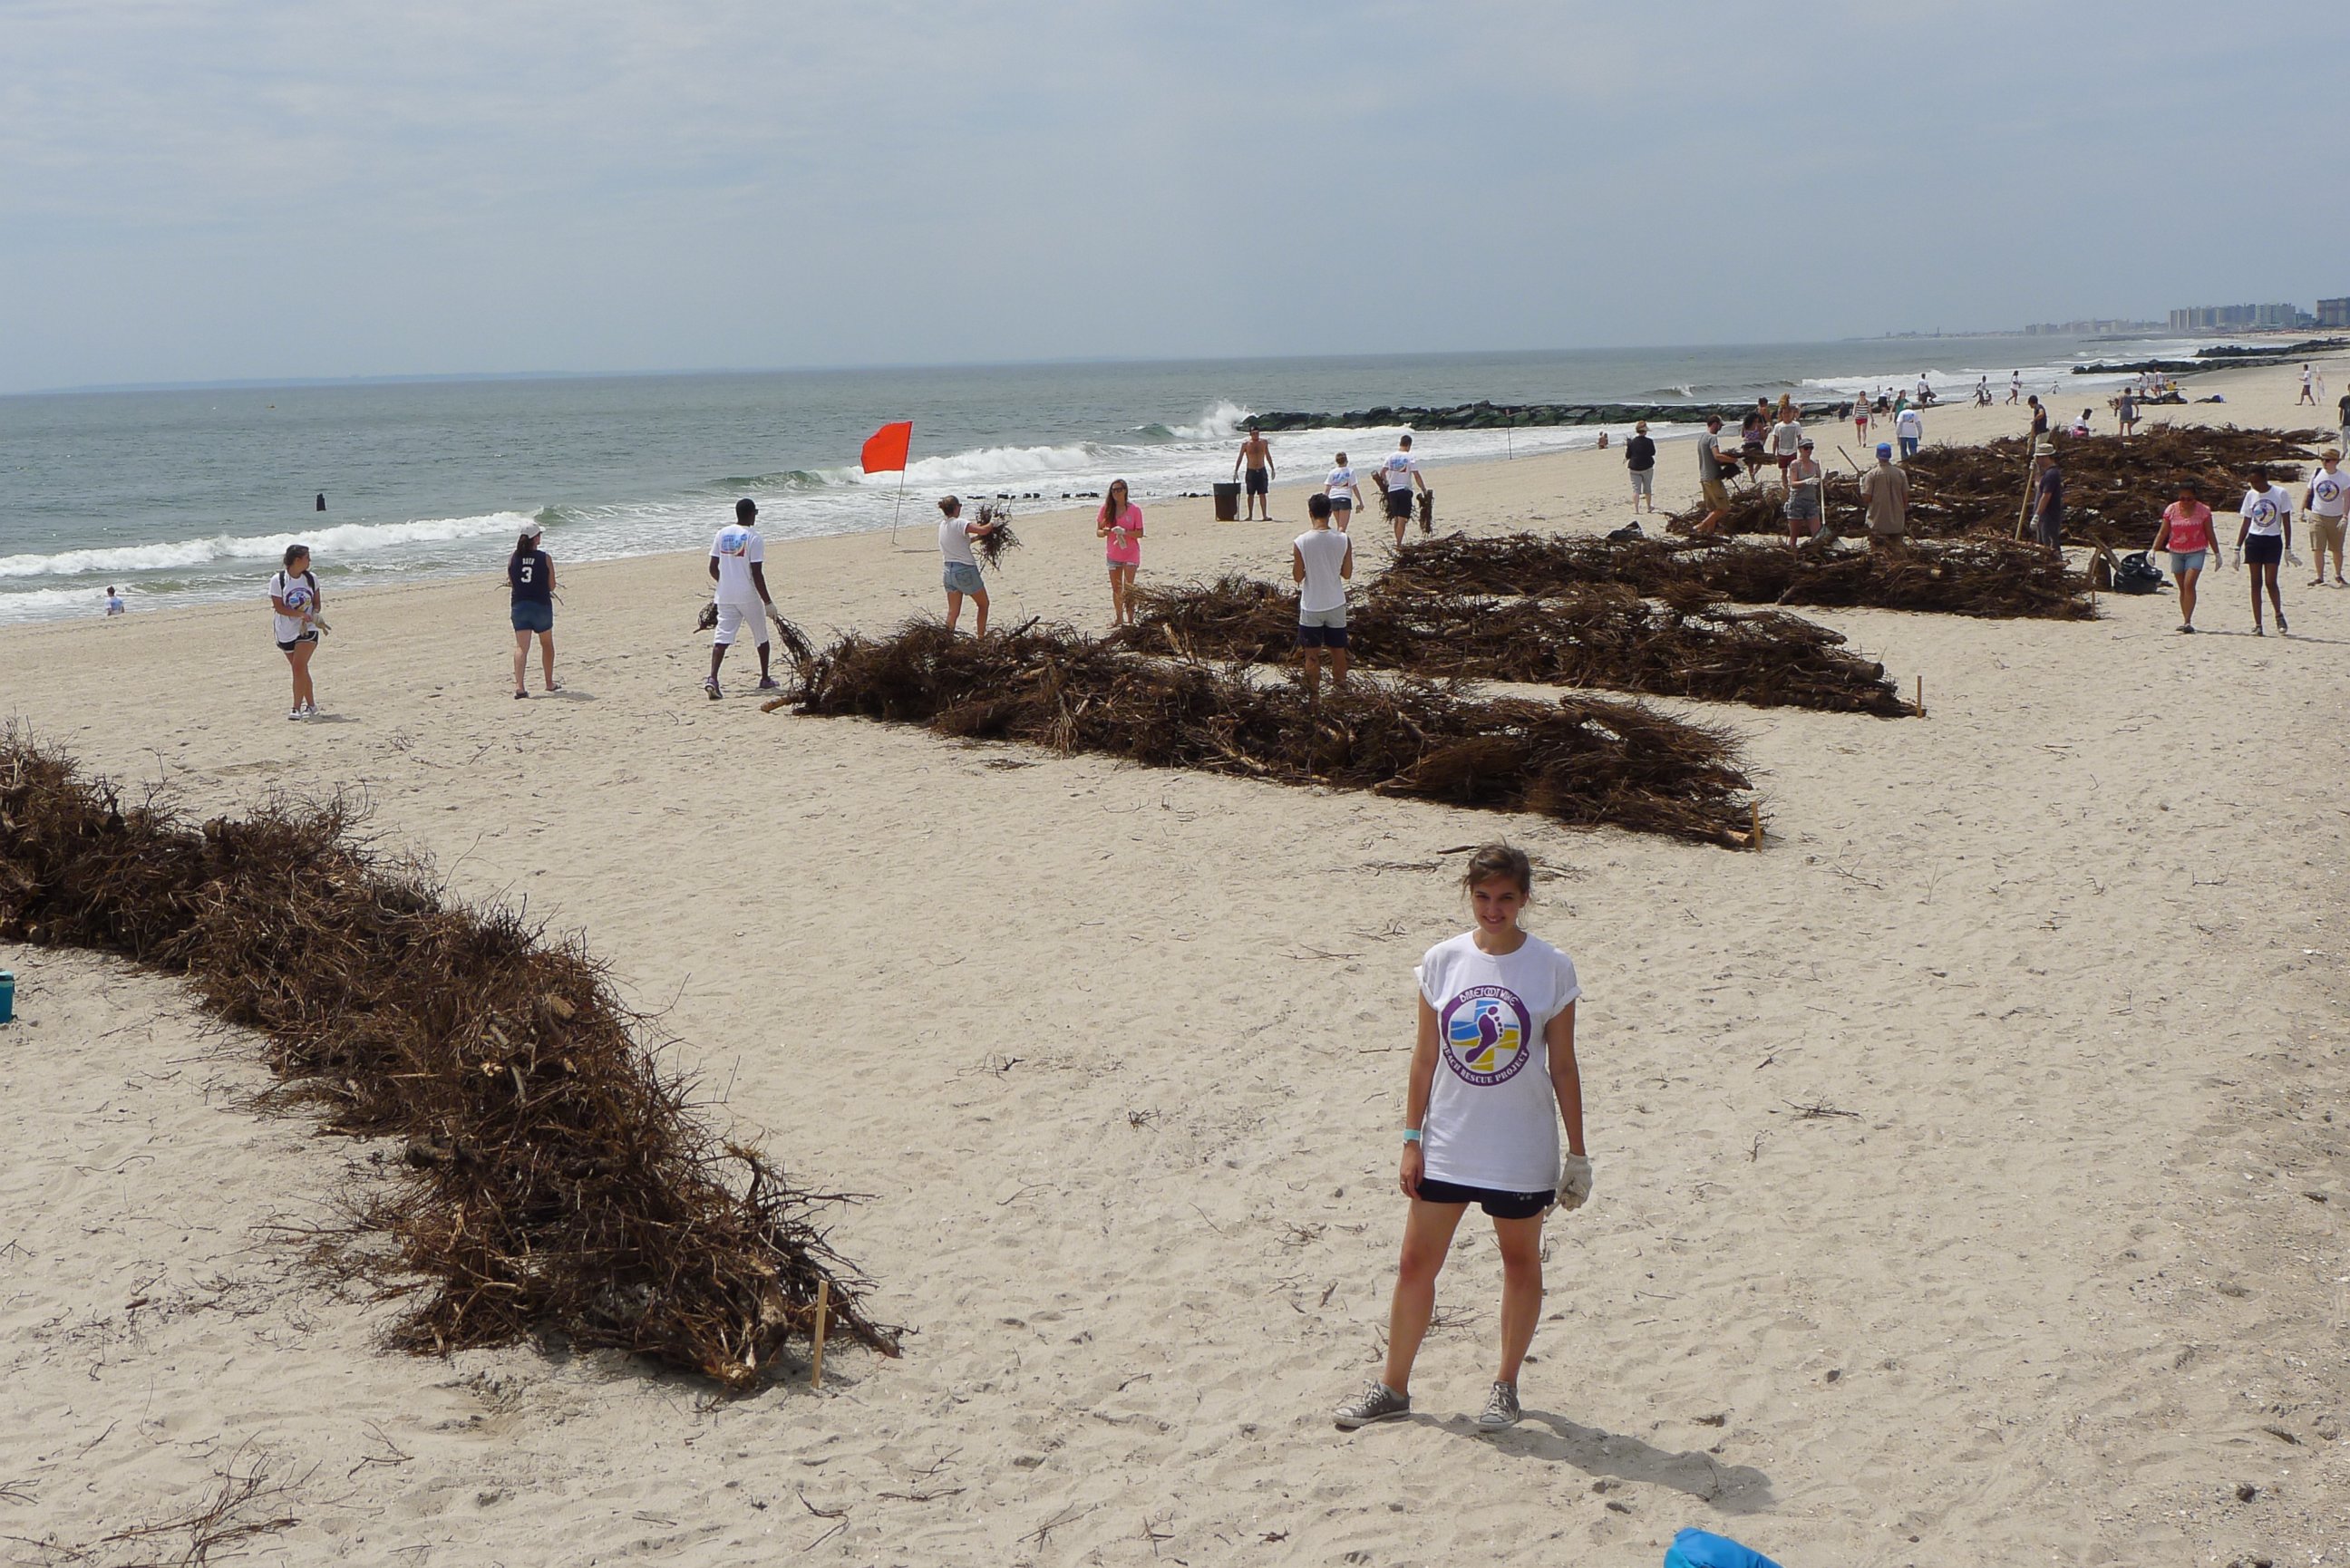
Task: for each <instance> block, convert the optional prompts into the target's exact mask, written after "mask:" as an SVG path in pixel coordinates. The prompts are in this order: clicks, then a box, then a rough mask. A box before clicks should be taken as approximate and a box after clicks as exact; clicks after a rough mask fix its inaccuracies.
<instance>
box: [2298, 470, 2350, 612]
mask: <svg viewBox="0 0 2350 1568" xmlns="http://www.w3.org/2000/svg"><path fill="white" fill-rule="evenodd" d="M2307 510H2308V513H2309V542H2310V544H2311V545H2313V546H2314V555H2315V556H2316V557H2317V559H2316V561H2315V563H2314V564H2315V566H2316V569H2317V576H2314V577H2312V578H2310V579H2309V586H2310V587H2313V588H2319V587H2324V586H2325V553H2326V552H2327V551H2328V550H2331V551H2333V552H2334V587H2337V588H2350V582H2345V581H2344V580H2343V577H2342V544H2343V535H2344V533H2345V530H2350V522H2345V519H2350V473H2345V472H2342V452H2341V451H2340V449H2339V448H2336V447H2330V446H2329V447H2327V448H2326V449H2325V450H2324V452H2322V453H2320V454H2319V462H2318V467H2317V472H2314V473H2313V474H2311V475H2310V476H2309V504H2308V507H2307Z"/></svg>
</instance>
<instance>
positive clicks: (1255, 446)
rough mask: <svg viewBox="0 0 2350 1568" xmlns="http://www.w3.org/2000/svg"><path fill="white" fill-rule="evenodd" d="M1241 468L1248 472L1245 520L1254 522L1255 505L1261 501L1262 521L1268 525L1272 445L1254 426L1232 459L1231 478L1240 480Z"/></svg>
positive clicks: (1271, 496) (1270, 496)
mask: <svg viewBox="0 0 2350 1568" xmlns="http://www.w3.org/2000/svg"><path fill="white" fill-rule="evenodd" d="M1243 467H1245V468H1246V469H1247V470H1248V476H1247V484H1248V517H1247V519H1246V520H1247V521H1248V522H1251V523H1253V522H1255V521H1256V508H1257V503H1258V502H1260V501H1262V502H1263V504H1264V520H1265V521H1266V522H1268V523H1270V522H1272V521H1273V443H1272V442H1271V441H1267V440H1265V439H1264V437H1263V436H1262V435H1259V434H1258V433H1257V428H1256V426H1255V425H1254V424H1251V425H1250V426H1249V428H1248V440H1246V441H1243V442H1241V454H1240V456H1238V457H1236V458H1234V459H1232V477H1233V478H1235V479H1238V478H1240V477H1241V470H1242V469H1243Z"/></svg>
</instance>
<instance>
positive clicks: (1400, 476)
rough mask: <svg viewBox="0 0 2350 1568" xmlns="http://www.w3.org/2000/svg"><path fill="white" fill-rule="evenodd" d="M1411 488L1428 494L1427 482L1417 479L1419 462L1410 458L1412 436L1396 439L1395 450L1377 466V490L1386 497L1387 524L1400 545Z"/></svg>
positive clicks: (1408, 508) (1408, 519) (1407, 518)
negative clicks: (1415, 487)
mask: <svg viewBox="0 0 2350 1568" xmlns="http://www.w3.org/2000/svg"><path fill="white" fill-rule="evenodd" d="M1414 485H1418V486H1419V490H1420V493H1422V494H1426V493H1427V492H1428V481H1426V480H1425V479H1422V478H1421V477H1420V476H1419V459H1418V458H1416V457H1414V456H1412V455H1411V437H1409V436H1399V437H1397V438H1396V449H1395V451H1393V452H1389V453H1388V457H1387V461H1386V462H1382V463H1381V464H1379V490H1380V492H1381V493H1383V494H1384V495H1385V496H1386V497H1387V504H1388V522H1390V523H1392V524H1395V536H1396V543H1397V544H1398V545H1401V544H1402V543H1403V528H1404V524H1407V523H1409V522H1410V521H1411V492H1412V487H1413V486H1414Z"/></svg>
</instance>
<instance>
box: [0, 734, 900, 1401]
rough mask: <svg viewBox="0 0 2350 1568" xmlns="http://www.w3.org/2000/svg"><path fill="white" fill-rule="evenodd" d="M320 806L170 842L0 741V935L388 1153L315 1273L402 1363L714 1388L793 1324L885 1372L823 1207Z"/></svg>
mask: <svg viewBox="0 0 2350 1568" xmlns="http://www.w3.org/2000/svg"><path fill="white" fill-rule="evenodd" d="M352 826H353V824H352V819H351V815H350V814H349V812H348V809H347V808H346V807H345V806H343V805H340V804H337V805H328V806H323V807H315V808H296V807H288V806H276V807H266V808H264V809H263V810H261V811H259V812H256V813H255V815H252V816H250V817H247V818H245V819H243V820H240V821H232V820H228V819H225V818H220V819H215V820H213V821H211V822H207V823H205V824H203V826H202V827H201V828H195V827H191V826H187V825H185V824H184V823H182V822H181V821H180V820H179V819H178V818H176V817H175V816H174V815H172V813H171V812H170V811H169V810H167V809H163V808H161V807H160V806H158V805H155V804H154V803H153V802H151V801H150V802H148V803H145V804H140V805H126V804H125V803H124V801H123V800H122V798H121V797H120V794H118V792H117V791H116V790H115V789H114V788H113V787H112V786H111V785H109V784H105V783H102V782H99V783H92V782H89V781H88V780H85V779H82V778H80V777H79V776H78V775H77V774H76V773H75V771H74V768H73V766H72V764H71V763H69V762H68V761H67V760H66V759H65V758H64V757H62V756H60V755H58V754H57V753H52V752H47V751H44V750H41V749H39V748H37V747H36V746H34V745H32V744H31V743H29V742H27V741H26V740H25V739H24V738H23V737H22V736H21V735H16V734H11V735H9V736H7V737H6V738H5V740H0V936H5V937H7V938H9V939H10V940H22V941H27V942H37V943H42V944H46V945H48V946H57V947H84V948H94V949H97V950H101V951H105V952H111V953H119V954H120V955H122V956H124V957H126V958H130V959H134V960H137V961H140V962H142V963H146V964H151V965H153V966H155V967H157V968H159V969H162V970H166V971H171V972H173V973H176V974H179V975H182V976H183V977H185V979H186V980H187V981H188V983H189V984H190V985H191V986H192V987H193V988H194V990H195V992H196V993H197V994H198V996H199V997H201V998H202V999H203V1002H204V1004H205V1005H206V1007H207V1008H209V1009H210V1010H211V1012H213V1013H214V1014H215V1015H216V1016H218V1017H219V1018H221V1019H222V1020H224V1022H226V1023H233V1024H236V1025H240V1026H242V1027H245V1028H249V1029H253V1030H256V1031H258V1032H259V1033H261V1034H262V1035H263V1036H264V1037H265V1039H266V1040H267V1041H268V1043H269V1065H270V1067H271V1069H272V1070H273V1071H274V1072H275V1073H276V1075H277V1077H278V1080H279V1083H278V1086H277V1087H276V1089H275V1090H274V1091H273V1092H272V1096H271V1100H272V1103H274V1104H276V1105H277V1106H311V1107H315V1108H316V1109H317V1111H318V1112H319V1113H320V1114H321V1115H323V1116H325V1118H326V1121H327V1124H328V1127H330V1128H331V1129H332V1130H334V1131H337V1132H342V1133H348V1134H353V1135H357V1136H363V1137H398V1138H405V1139H406V1140H407V1159H406V1166H405V1168H404V1169H403V1171H402V1172H401V1174H400V1178H399V1179H398V1182H397V1184H396V1185H395V1186H394V1187H393V1188H392V1189H390V1191H389V1192H388V1193H386V1194H384V1195H382V1196H380V1197H374V1198H367V1199H358V1200H355V1202H354V1204H353V1206H352V1207H351V1208H350V1209H349V1210H348V1214H349V1218H348V1223H347V1224H345V1225H343V1226H341V1227H338V1228H333V1229H329V1230H328V1231H325V1232H323V1233H321V1234H320V1235H319V1237H318V1238H317V1240H318V1241H319V1249H318V1252H317V1262H319V1263H321V1264H322V1265H324V1266H326V1267H328V1268H329V1269H334V1270H338V1271H341V1272H344V1273H345V1274H346V1275H347V1276H348V1277H355V1278H360V1279H365V1280H368V1281H370V1282H374V1283H377V1284H379V1285H380V1286H381V1287H382V1288H383V1289H384V1291H385V1293H387V1294H389V1295H411V1296H413V1297H414V1298H415V1299H414V1300H413V1301H412V1302H411V1303H410V1304H409V1306H408V1309H407V1311H406V1313H405V1314H404V1316H403V1317H402V1318H401V1320H400V1324H399V1326H398V1328H397V1329H396V1330H395V1332H394V1335H393V1337H394V1341H395V1343H397V1344H398V1345H401V1346H402V1347H403V1348H407V1349H411V1350H415V1351H420V1352H434V1353H441V1352H447V1351H452V1350H458V1349H463V1348H467V1347H473V1346H480V1345H504V1344H510V1343H514V1342H515V1341H517V1340H520V1339H523V1338H525V1336H527V1335H531V1334H539V1333H546V1332H553V1333H555V1334H560V1335H561V1336H563V1337H564V1338H566V1339H567V1340H569V1341H570V1342H571V1343H572V1344H573V1345H580V1346H607V1347H617V1348H619V1349H623V1350H628V1351H632V1352H635V1353H638V1354H639V1355H647V1356H650V1357H652V1358H654V1359H655V1360H658V1361H660V1362H663V1363H666V1364H669V1365H671V1366H680V1367H684V1368H687V1369H690V1370H691V1371H695V1372H699V1373H702V1374H703V1375H705V1376H709V1377H711V1378H713V1379H715V1380H716V1381H717V1382H719V1383H721V1384H723V1385H724V1386H727V1387H729V1388H743V1387H746V1386H751V1385H753V1384H754V1383H755V1382H756V1381H757V1380H758V1379H759V1378H760V1376H762V1374H763V1373H764V1371H765V1370H767V1369H769V1368H770V1367H772V1366H774V1364H775V1362H776V1360H777V1358H778V1356H779V1355H781V1353H782V1352H783V1349H784V1346H785V1342H786V1340H787V1339H788V1338H790V1337H792V1336H795V1335H805V1334H807V1333H808V1332H809V1331H810V1329H811V1328H812V1326H813V1323H814V1318H815V1313H816V1297H817V1291H818V1288H819V1286H820V1285H822V1284H826V1283H827V1282H828V1284H829V1289H830V1296H831V1301H832V1303H833V1311H834V1320H835V1322H836V1323H837V1324H838V1326H839V1329H840V1330H841V1332H844V1333H846V1334H850V1335H852V1336H853V1337H855V1338H856V1339H858V1341H861V1342H862V1343H864V1344H866V1345H870V1346H872V1347H874V1348H875V1349H878V1350H880V1351H883V1352H884V1353H887V1354H893V1355H894V1354H895V1353H896V1345H895V1340H894V1337H893V1335H892V1334H891V1333H890V1331H889V1330H888V1329H886V1328H884V1327H882V1326H880V1325H879V1324H874V1323H873V1322H871V1321H870V1320H868V1318H867V1317H866V1315H865V1314H864V1313H863V1312H862V1310H861V1309H860V1308H859V1306H858V1290H859V1288H860V1286H861V1284H862V1282H861V1281H859V1280H858V1279H857V1277H856V1276H855V1274H854V1272H852V1271H850V1270H848V1269H847V1267H846V1266H845V1265H844V1264H843V1263H842V1262H841V1261H840V1260H839V1258H838V1257H837V1256H836V1255H835V1254H834V1253H833V1251H832V1250H831V1249H830V1248H829V1247H828V1246H827V1244H826V1241H825V1239H824V1236H823V1234H822V1233H821V1232H820V1231H817V1230H816V1228H815V1226H814V1224H813V1223H812V1220H811V1215H812V1213H813V1212H814V1210H815V1207H816V1205H818V1204H820V1203H824V1202H827V1201H831V1199H824V1198H819V1197H816V1196H815V1195H812V1194H808V1193H805V1192H802V1191H799V1190H797V1189H794V1188H793V1187H792V1186H791V1185H790V1184H789V1183H787V1182H786V1181H785V1179H783V1177H782V1176H781V1175H780V1174H779V1173H777V1172H776V1170H775V1168H773V1167H772V1166H770V1165H769V1164H768V1163H767V1161H766V1160H765V1159H764V1157H762V1156H761V1155H760V1154H759V1153H758V1152H757V1151H755V1150H754V1149H749V1148H745V1147H741V1146H739V1145H734V1144H721V1143H720V1142H719V1141H718V1140H717V1139H716V1138H715V1137H713V1135H712V1134H711V1133H710V1132H708V1131H707V1130H705V1129H704V1128H703V1127H702V1126H701V1125H700V1124H699V1123H698V1122H696V1121H695V1120H694V1118H693V1117H692V1116H691V1114H690V1112H689V1109H688V1106H687V1096H688V1088H687V1085H684V1084H682V1083H681V1082H680V1081H679V1080H678V1079H676V1078H674V1077H672V1076H669V1075H664V1074H663V1073H662V1072H661V1071H660V1069H659V1068H658V1067H657V1066H656V1065H655V1064H654V1063H653V1061H652V1058H651V1055H650V1052H649V1051H648V1050H647V1049H646V1048H645V1047H644V1046H643V1045H642V1044H639V1040H638V1038H637V1022H638V1021H637V1020H636V1019H634V1018H633V1017H632V1015H630V1014H629V1012H627V1011H626V1010H625V1009H623V1008H622V1007H621V1006H620V1004H619V1002H618V1001H617V1000H616V999H615V998H614V996H613V994H612V992H611V989H610V987H609V986H608V984H607V982H606V981H605V978H604V972H603V971H602V969H601V968H600V967H599V966H598V964H597V963H596V961H594V960H593V959H591V958H590V957H589V956H588V955H587V952H586V951H585V950H583V949H581V948H580V947H579V946H577V944H571V945H566V946H561V947H549V946H547V945H546V944H545V943H544V942H543V941H542V940H541V939H540V936H539V934H538V933H537V932H536V931H535V930H533V929H530V928H529V927H527V926H525V924H524V923H523V921H522V919H520V918H519V917H518V916H516V915H515V913H513V912H512V911H511V910H508V909H503V908H499V907H473V906H466V905H462V904H457V903H453V902H451V901H450V900H448V899H447V898H444V897H443V895H442V893H441V891H440V890H439V889H438V888H436V887H435V886H434V885H433V884H432V883H431V882H430V881H428V880H427V879H426V877H424V876H423V875H422V874H421V871H420V870H418V869H417V868H416V867H412V866H399V865H391V864H387V863H385V862H384V861H382V860H381V859H380V858H379V857H376V856H375V855H373V854H372V853H370V852H369V850H368V849H367V848H366V847H365V846H362V845H361V844H359V842H358V841H357V840H356V839H355V838H354V837H353V836H352V833H351V828H352Z"/></svg>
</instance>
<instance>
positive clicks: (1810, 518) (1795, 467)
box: [1783, 436, 1820, 550]
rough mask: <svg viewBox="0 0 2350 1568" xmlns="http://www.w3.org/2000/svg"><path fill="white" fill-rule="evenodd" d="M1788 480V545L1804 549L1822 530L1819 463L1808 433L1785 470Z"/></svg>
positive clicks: (1794, 548) (1792, 548) (1793, 548)
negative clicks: (1806, 541)
mask: <svg viewBox="0 0 2350 1568" xmlns="http://www.w3.org/2000/svg"><path fill="white" fill-rule="evenodd" d="M1783 474H1784V477H1785V480H1786V484H1787V506H1786V511H1787V547H1788V548H1789V549H1791V550H1796V549H1801V548H1802V547H1803V544H1804V540H1806V539H1808V538H1810V537H1811V536H1812V535H1814V534H1816V533H1818V532H1819V531H1820V465H1819V464H1818V462H1815V461H1814V459H1813V457H1812V438H1811V437H1809V436H1805V437H1804V439H1803V441H1801V442H1800V443H1799V444H1798V445H1797V446H1796V448H1795V455H1794V457H1793V458H1792V459H1790V460H1789V462H1788V463H1787V466H1786V468H1785V469H1784V470H1783Z"/></svg>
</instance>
